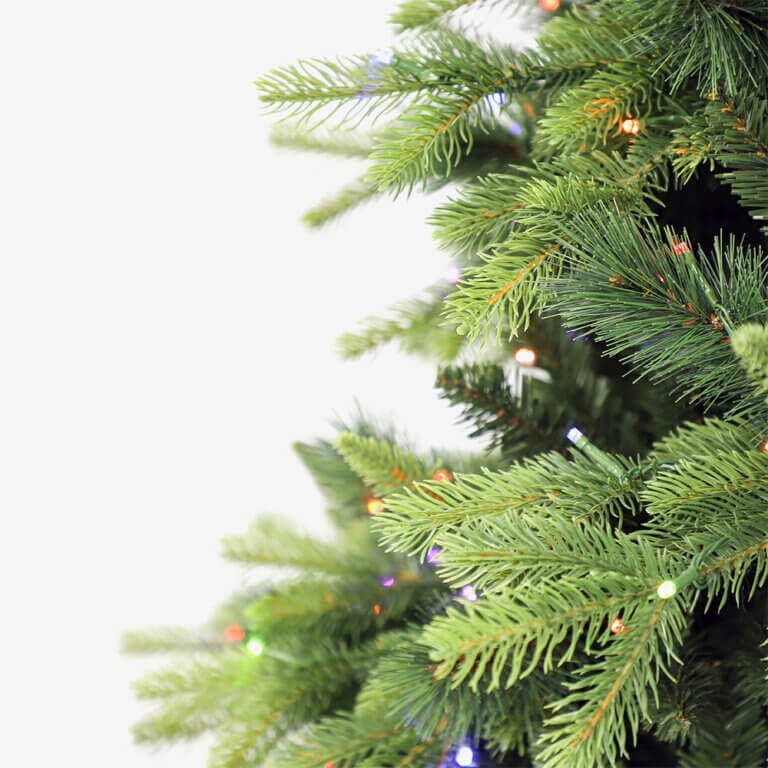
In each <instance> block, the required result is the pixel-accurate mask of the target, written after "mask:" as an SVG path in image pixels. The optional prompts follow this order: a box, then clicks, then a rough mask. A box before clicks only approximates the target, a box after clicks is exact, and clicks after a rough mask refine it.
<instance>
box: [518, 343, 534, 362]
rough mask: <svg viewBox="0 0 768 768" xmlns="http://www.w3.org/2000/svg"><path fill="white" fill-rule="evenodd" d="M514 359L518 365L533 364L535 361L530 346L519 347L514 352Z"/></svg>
mask: <svg viewBox="0 0 768 768" xmlns="http://www.w3.org/2000/svg"><path fill="white" fill-rule="evenodd" d="M515 360H517V362H518V363H519V364H520V365H533V364H534V363H535V362H536V353H535V352H534V351H533V350H532V349H531V348H530V347H520V349H518V350H517V352H515Z"/></svg>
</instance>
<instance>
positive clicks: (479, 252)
mask: <svg viewBox="0 0 768 768" xmlns="http://www.w3.org/2000/svg"><path fill="white" fill-rule="evenodd" d="M526 5H532V2H529V0H507V1H506V2H505V1H504V0H408V1H407V2H403V3H401V5H400V6H399V8H398V9H397V10H396V11H395V13H394V15H393V17H392V22H393V24H394V25H395V27H396V29H397V32H398V34H399V37H398V43H397V45H395V50H393V51H388V52H387V51H383V52H379V53H375V54H374V53H365V54H361V55H354V56H350V57H347V58H340V59H338V60H328V61H321V60H316V59H312V60H306V61H303V62H299V63H298V64H297V65H295V66H292V67H286V68H283V69H280V70H275V71H273V72H270V73H268V74H266V75H265V76H264V77H262V78H261V79H260V80H259V81H258V83H257V85H258V88H259V92H260V94H261V98H262V99H263V101H264V102H265V103H266V104H267V105H268V107H270V108H271V109H273V110H276V111H278V112H281V113H282V114H284V115H285V116H287V117H289V118H293V119H294V120H293V122H292V123H291V125H290V127H288V128H282V129H280V130H278V131H276V132H275V134H274V141H275V143H276V144H277V145H279V146H285V147H292V148H294V149H301V150H306V151H323V152H330V153H333V154H338V155H343V156H352V157H365V158H368V159H369V162H370V165H369V169H368V172H367V173H366V174H365V175H364V176H362V177H360V178H358V179H356V180H355V181H353V182H352V183H351V184H350V185H349V186H348V187H346V188H345V189H343V190H342V191H341V192H339V193H337V194H336V195H335V196H333V197H332V198H329V199H328V200H326V201H324V202H322V203H320V204H319V205H318V206H317V207H316V208H315V209H314V210H313V211H310V212H309V213H308V214H307V215H306V217H305V221H306V222H307V223H309V224H311V225H320V224H323V223H325V222H326V221H328V220H329V219H330V218H333V217H336V216H339V215H341V214H343V213H345V212H346V211H348V210H351V209H352V208H353V207H354V206H355V205H357V204H358V203H361V202H363V201H365V200H368V199H370V198H372V197H374V196H380V195H384V194H387V193H389V194H391V195H395V196H396V195H400V194H411V193H412V192H414V191H415V190H417V189H423V190H426V191H428V192H434V191H435V190H440V189H443V188H444V187H445V186H446V185H447V184H460V185H461V186H460V188H459V189H454V190H452V191H451V196H450V198H448V199H447V201H446V200H445V198H444V200H443V202H442V204H441V205H440V206H439V207H438V208H437V210H436V211H435V213H434V215H433V216H432V218H431V224H432V225H433V226H434V227H435V233H436V237H437V239H438V242H439V243H440V245H441V247H443V248H444V249H446V250H447V251H448V252H450V253H451V254H452V257H453V258H454V260H455V264H456V265H457V266H458V267H460V268H461V269H462V270H463V277H462V279H461V280H460V282H459V283H458V285H457V286H456V287H455V288H453V289H451V288H449V287H448V286H447V285H446V284H445V283H439V284H437V285H435V286H434V287H433V288H432V289H431V293H430V294H429V296H428V298H426V299H425V298H422V299H418V300H414V301H412V302H409V303H404V304H402V305H400V306H399V307H397V308H395V309H394V310H393V312H392V313H391V314H390V316H388V317H382V318H372V319H369V320H368V321H366V323H365V325H364V326H363V328H362V329H361V330H360V331H359V332H357V333H353V334H347V335H345V336H344V337H343V338H342V339H341V341H340V346H341V350H342V353H343V354H345V355H347V356H357V355H362V354H365V353H366V352H368V351H369V350H371V349H374V348H376V347H377V346H379V345H381V344H385V343H389V342H391V341H398V342H399V343H400V344H401V347H402V348H403V350H405V351H406V352H411V353H417V354H420V355H423V356H426V357H428V358H430V359H432V360H434V361H435V362H436V363H437V364H439V368H438V371H437V381H436V387H437V389H438V391H439V394H440V396H442V397H444V398H446V399H447V400H448V401H450V402H451V403H452V404H454V405H455V406H456V407H457V408H459V409H460V414H459V418H460V419H462V420H463V421H465V422H468V423H469V424H471V426H472V429H473V436H474V437H478V438H481V443H480V444H479V446H478V452H477V454H475V455H472V456H446V455H442V454H440V453H439V452H437V451H435V452H434V453H432V454H430V455H425V456H422V455H416V454H415V453H414V452H413V451H411V450H410V449H409V448H408V446H406V445H404V444H402V443H401V442H400V441H399V440H398V439H397V437H396V435H395V434H394V433H391V432H383V431H381V430H377V429H375V428H373V427H372V426H371V425H370V424H369V423H366V422H365V421H364V420H361V421H360V422H359V423H357V424H354V425H352V426H341V427H340V428H339V430H338V436H337V439H336V440H335V442H330V441H327V440H325V441H324V440H319V441H317V442H316V443H314V444H311V445H304V444H301V445H297V446H296V450H297V452H298V454H299V456H300V457H301V458H302V460H303V461H304V463H305V464H306V466H307V468H308V470H309V471H310V472H311V473H312V475H313V477H314V478H315V480H316V481H317V483H318V485H319V487H320V488H321V490H322V491H323V493H324V495H325V497H326V500H327V511H328V513H329V515H330V517H331V519H332V520H333V522H334V523H335V524H336V526H337V537H336V539H335V540H334V541H332V542H324V541H317V540H314V539H312V538H310V537H307V536H305V535H303V534H301V533H300V532H298V531H295V530H293V529H291V528H290V527H289V526H287V525H285V524H284V523H281V522H280V521H278V520H275V519H271V518H265V519H261V520H258V521H257V522H256V523H255V524H254V525H253V527H252V528H251V529H250V530H248V531H247V532H246V533H245V534H243V535H241V536H235V537H230V538H227V539H225V540H224V542H223V548H224V556H225V557H227V558H229V559H232V560H235V561H238V562H242V563H244V564H246V565H248V566H268V567H269V568H270V569H272V572H274V569H277V568H281V569H284V572H285V577H284V578H282V579H277V580H274V579H273V580H272V581H267V582H265V583H264V585H263V586H261V587H257V588H253V589H251V590H246V591H245V592H243V593H242V594H239V595H236V596H235V597H234V598H233V599H232V600H231V601H230V602H229V603H227V604H226V605H224V606H222V608H221V610H220V611H219V613H218V614H217V615H216V616H215V617H214V618H213V619H212V621H211V622H210V623H209V624H208V625H206V626H205V627H204V628H202V629H200V630H199V631H192V630H181V629H178V628H159V629H156V630H148V631H146V632H135V633H130V634H126V636H125V646H126V650H127V651H131V652H165V651H177V652H179V653H181V654H183V655H185V656H186V657H187V658H185V659H183V660H178V659H175V660H173V661H172V663H171V664H170V665H169V666H168V667H167V668H165V669H162V670H160V671H157V672H153V673H151V674H149V675H148V676H147V677H146V678H144V679H142V680H140V681H139V682H138V683H137V685H136V691H137V694H138V695H139V696H141V697H143V698H147V699H151V700H153V701H157V702H158V709H157V710H156V711H155V712H154V713H153V714H151V715H149V716H148V717H147V719H146V720H145V721H143V722H141V723H139V724H138V725H137V726H136V727H135V735H136V737H137V739H138V740H140V741H152V742H155V741H163V740H173V739H178V738H187V737H191V736H194V735H196V734H198V733H200V732H202V731H204V730H212V731H214V732H215V733H216V744H215V746H214V748H213V750H212V753H211V765H212V766H216V767H218V766H221V767H223V766H227V767H229V768H236V767H238V766H257V765H264V766H284V767H286V768H395V767H399V768H405V767H406V766H411V767H412V768H430V767H432V768H436V767H437V766H454V765H457V764H458V762H457V760H458V757H459V752H458V750H459V749H460V747H462V746H464V747H466V746H467V745H470V744H471V745H472V747H473V749H474V762H473V765H475V766H477V768H492V767H493V766H530V767H531V768H591V767H593V766H594V767H595V768H603V767H604V766H627V767H628V768H629V766H641V765H642V766H680V768H722V767H723V766H732V767H733V768H751V767H752V766H755V767H757V766H762V765H765V763H766V758H767V757H768V717H767V707H768V681H767V680H766V673H767V672H768V668H766V664H765V659H764V656H765V648H764V646H765V644H766V638H765V628H766V623H768V584H766V581H767V580H768V490H767V489H768V257H767V256H766V250H765V247H766V239H765V235H766V233H768V227H767V226H766V224H765V220H766V217H767V216H768V5H767V4H766V3H765V2H764V1H763V0H707V2H704V1H703V0H595V1H594V2H589V3H585V4H578V5H576V4H573V5H564V6H563V7H562V8H560V9H559V10H558V11H557V12H556V13H553V14H551V16H549V17H547V14H544V13H543V12H541V11H537V12H538V13H539V15H540V17H541V18H540V21H545V22H546V23H543V24H542V25H541V29H540V31H539V34H538V36H537V42H536V45H535V46H534V47H529V48H525V49H520V48H519V47H516V46H514V45H512V44H505V45H501V44H499V43H498V42H493V43H490V42H489V41H488V40H487V39H485V38H483V37H481V36H478V35H477V34H475V26H474V24H473V23H472V19H473V16H472V14H473V13H476V14H480V15H482V13H483V12H484V11H486V10H488V9H489V8H490V7H491V6H492V7H493V9H494V10H495V11H498V10H499V9H507V10H509V12H510V13H511V12H512V11H514V12H519V11H521V10H524V9H525V7H526ZM374 120H377V121H379V122H380V123H381V124H377V126H376V127H375V129H374V128H373V127H372V124H373V121H374ZM352 129H354V130H352ZM492 340H493V342H494V343H493V344H492V345H491V344H489V342H491V341H492ZM525 348H527V350H528V353H530V350H534V351H535V354H536V361H535V362H536V368H535V370H532V369H531V368H530V367H527V366H530V364H531V363H532V360H531V359H530V357H529V358H528V359H526V358H519V357H518V358H516V357H515V356H516V354H517V353H519V352H520V350H521V349H523V350H524V351H525ZM520 360H521V361H522V362H519V361H520ZM533 374H535V375H533ZM575 425H578V427H580V429H581V430H582V431H583V432H584V435H582V434H581V433H580V432H579V430H573V429H571V428H572V427H574V426H575ZM585 435H586V437H585Z"/></svg>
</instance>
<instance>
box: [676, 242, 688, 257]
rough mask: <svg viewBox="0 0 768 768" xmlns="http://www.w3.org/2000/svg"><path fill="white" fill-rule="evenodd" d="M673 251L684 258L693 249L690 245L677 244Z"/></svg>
mask: <svg viewBox="0 0 768 768" xmlns="http://www.w3.org/2000/svg"><path fill="white" fill-rule="evenodd" d="M672 250H673V251H674V252H675V253H676V254H677V255H678V256H682V255H683V254H684V253H688V251H690V250H691V249H690V248H689V247H688V243H675V244H674V245H673V246H672Z"/></svg>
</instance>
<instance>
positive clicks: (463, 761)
mask: <svg viewBox="0 0 768 768" xmlns="http://www.w3.org/2000/svg"><path fill="white" fill-rule="evenodd" d="M474 761H475V753H474V752H473V751H472V748H471V747H467V746H466V745H465V746H463V747H459V748H458V749H457V750H456V765H460V766H461V768H467V766H470V765H472V763H473V762H474Z"/></svg>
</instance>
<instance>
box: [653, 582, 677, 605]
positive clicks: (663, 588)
mask: <svg viewBox="0 0 768 768" xmlns="http://www.w3.org/2000/svg"><path fill="white" fill-rule="evenodd" d="M676 592H677V584H675V582H674V581H662V582H661V584H659V588H658V589H657V590H656V594H657V595H658V596H659V597H660V598H661V599H662V600H666V599H667V598H669V597H672V596H673V595H674V594H675V593H676Z"/></svg>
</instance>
